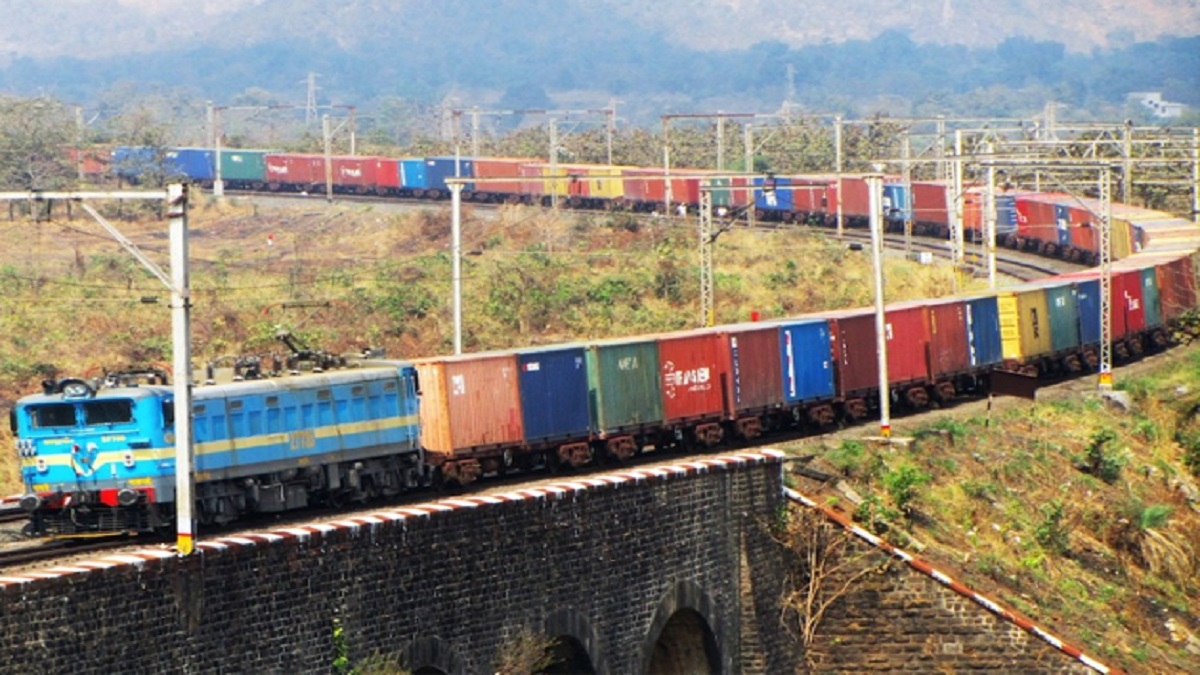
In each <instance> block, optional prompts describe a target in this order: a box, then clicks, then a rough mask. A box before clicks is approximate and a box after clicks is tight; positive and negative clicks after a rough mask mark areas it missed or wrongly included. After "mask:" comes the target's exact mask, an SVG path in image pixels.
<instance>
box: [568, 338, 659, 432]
mask: <svg viewBox="0 0 1200 675" xmlns="http://www.w3.org/2000/svg"><path fill="white" fill-rule="evenodd" d="M587 368H588V395H589V397H590V399H591V401H590V403H591V409H592V421H593V425H594V428H595V429H596V430H597V431H599V432H600V433H610V434H611V433H615V432H618V431H621V430H625V429H630V428H632V427H640V426H643V425H647V424H660V423H661V422H662V419H663V408H662V384H661V381H662V378H661V377H660V375H659V367H658V342H657V341H656V340H654V339H641V340H614V341H606V342H598V343H594V344H591V345H589V346H588V349H587Z"/></svg>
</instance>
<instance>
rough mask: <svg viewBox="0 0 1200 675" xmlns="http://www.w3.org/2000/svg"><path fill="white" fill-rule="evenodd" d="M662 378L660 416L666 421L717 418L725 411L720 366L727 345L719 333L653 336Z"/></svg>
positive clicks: (725, 377)
mask: <svg viewBox="0 0 1200 675" xmlns="http://www.w3.org/2000/svg"><path fill="white" fill-rule="evenodd" d="M655 340H656V341H657V342H658V365H659V369H660V371H661V372H660V374H661V377H662V397H663V398H662V400H663V418H664V419H665V420H666V422H667V423H668V424H673V423H677V422H681V421H683V420H695V419H713V418H719V417H721V416H722V413H723V412H724V403H725V396H724V391H723V387H725V386H728V381H729V377H728V374H727V373H725V372H724V371H723V370H722V368H721V366H722V364H723V363H728V359H727V358H722V357H723V354H724V352H725V349H724V346H725V344H726V342H725V340H724V339H723V337H722V335H721V334H720V333H717V332H714V331H688V332H681V333H665V334H662V335H658V336H655Z"/></svg>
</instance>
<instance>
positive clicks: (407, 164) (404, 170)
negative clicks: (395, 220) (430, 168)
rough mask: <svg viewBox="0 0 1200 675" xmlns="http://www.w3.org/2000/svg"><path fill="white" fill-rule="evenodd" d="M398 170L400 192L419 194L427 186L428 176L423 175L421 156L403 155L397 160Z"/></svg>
mask: <svg viewBox="0 0 1200 675" xmlns="http://www.w3.org/2000/svg"><path fill="white" fill-rule="evenodd" d="M396 165H397V167H398V168H399V172H400V191H401V194H405V195H412V196H420V195H422V194H424V193H425V189H426V188H428V187H429V178H428V177H427V176H426V175H425V159H424V158H422V157H405V158H404V159H400V160H397V162H396Z"/></svg>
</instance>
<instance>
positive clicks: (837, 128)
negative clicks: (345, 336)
mask: <svg viewBox="0 0 1200 675" xmlns="http://www.w3.org/2000/svg"><path fill="white" fill-rule="evenodd" d="M833 146H834V155H833V167H834V168H833V170H834V171H835V172H836V173H837V236H839V237H841V236H842V233H843V232H842V231H843V229H844V223H845V220H844V218H843V215H842V188H843V187H844V186H843V185H842V116H841V115H838V116H837V117H835V118H833Z"/></svg>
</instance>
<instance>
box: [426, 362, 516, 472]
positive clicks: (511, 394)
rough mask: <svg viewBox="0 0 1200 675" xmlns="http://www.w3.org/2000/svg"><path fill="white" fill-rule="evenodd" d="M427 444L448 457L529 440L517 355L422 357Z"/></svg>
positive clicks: (444, 456)
mask: <svg viewBox="0 0 1200 675" xmlns="http://www.w3.org/2000/svg"><path fill="white" fill-rule="evenodd" d="M413 365H414V366H416V369H417V375H418V377H419V378H420V385H421V407H420V411H421V444H422V445H424V446H425V448H426V450H428V451H429V452H431V453H436V454H440V455H443V459H447V458H453V457H460V456H464V455H470V454H471V451H473V450H480V449H487V448H498V447H503V446H508V445H519V444H520V443H522V442H523V440H524V428H523V423H522V421H521V419H522V418H521V393H520V383H519V380H518V371H517V356H516V353H515V352H487V353H480V354H467V355H463V356H447V357H440V358H433V359H421V360H418V361H415V362H414V363H413Z"/></svg>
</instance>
